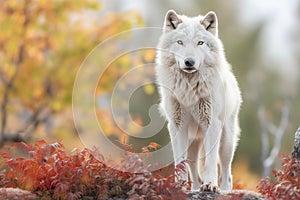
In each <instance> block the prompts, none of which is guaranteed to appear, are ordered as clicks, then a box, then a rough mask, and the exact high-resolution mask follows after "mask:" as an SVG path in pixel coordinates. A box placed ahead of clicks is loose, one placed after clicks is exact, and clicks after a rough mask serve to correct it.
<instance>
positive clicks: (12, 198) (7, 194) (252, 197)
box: [0, 188, 264, 200]
mask: <svg viewBox="0 0 300 200" xmlns="http://www.w3.org/2000/svg"><path fill="white" fill-rule="evenodd" d="M0 199H6V200H19V199H24V200H35V199H39V198H38V197H37V196H36V195H35V194H32V193H31V192H29V191H25V190H21V189H17V188H0ZM231 199H232V200H264V198H263V197H262V196H260V195H259V194H258V193H255V192H253V191H249V190H233V191H231V192H226V193H225V192H221V193H215V192H191V193H188V198H187V200H231ZM110 200H124V198H120V197H115V198H111V199H110Z"/></svg>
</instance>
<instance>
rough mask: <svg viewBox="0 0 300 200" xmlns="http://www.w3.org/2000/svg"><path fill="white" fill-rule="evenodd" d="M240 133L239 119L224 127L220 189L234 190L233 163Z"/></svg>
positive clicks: (221, 148) (220, 150) (220, 151)
mask: <svg viewBox="0 0 300 200" xmlns="http://www.w3.org/2000/svg"><path fill="white" fill-rule="evenodd" d="M239 132H240V128H239V126H238V120H237V118H234V119H233V120H230V121H227V122H226V123H225V125H224V127H223V133H222V138H221V142H220V149H219V157H220V189H221V190H232V174H231V163H232V160H233V156H234V151H235V149H236V143H237V138H238V135H239Z"/></svg>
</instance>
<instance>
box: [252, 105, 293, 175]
mask: <svg viewBox="0 0 300 200" xmlns="http://www.w3.org/2000/svg"><path fill="white" fill-rule="evenodd" d="M289 113H290V104H289V103H287V102H286V103H285V104H284V106H283V108H282V110H281V120H280V124H279V126H278V127H276V126H275V124H274V123H273V122H271V121H269V120H268V119H267V117H266V114H265V109H264V108H263V107H261V106H260V107H259V109H258V117H259V121H260V125H261V141H262V153H261V155H262V156H261V160H262V162H263V176H264V177H266V176H268V175H269V174H270V171H271V166H272V165H273V163H274V162H275V159H276V157H277V156H278V153H279V151H280V147H281V141H282V137H283V135H284V133H285V131H286V129H287V126H288V119H289ZM268 132H269V133H270V134H272V135H274V136H275V139H274V145H273V147H272V149H271V151H270V152H269V136H268ZM268 155H269V156H268Z"/></svg>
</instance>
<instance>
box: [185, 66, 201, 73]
mask: <svg viewBox="0 0 300 200" xmlns="http://www.w3.org/2000/svg"><path fill="white" fill-rule="evenodd" d="M182 70H183V71H184V72H186V73H194V72H195V71H197V70H196V69H195V68H194V67H185V68H183V69H182Z"/></svg>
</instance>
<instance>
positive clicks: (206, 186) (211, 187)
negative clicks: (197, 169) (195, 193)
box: [200, 183, 219, 192]
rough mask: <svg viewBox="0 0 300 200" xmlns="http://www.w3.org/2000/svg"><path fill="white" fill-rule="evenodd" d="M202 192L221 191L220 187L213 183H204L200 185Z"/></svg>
mask: <svg viewBox="0 0 300 200" xmlns="http://www.w3.org/2000/svg"><path fill="white" fill-rule="evenodd" d="M200 191H201V192H219V187H218V186H216V185H212V184H211V183H206V184H202V185H201V186H200Z"/></svg>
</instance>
